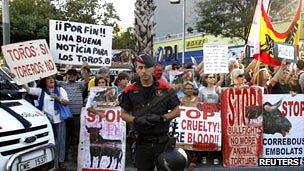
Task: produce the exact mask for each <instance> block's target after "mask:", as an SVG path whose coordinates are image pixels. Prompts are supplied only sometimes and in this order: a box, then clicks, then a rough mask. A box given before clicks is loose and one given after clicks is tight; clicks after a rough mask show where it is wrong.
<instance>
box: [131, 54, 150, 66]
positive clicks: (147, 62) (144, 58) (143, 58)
mask: <svg viewBox="0 0 304 171" xmlns="http://www.w3.org/2000/svg"><path fill="white" fill-rule="evenodd" d="M135 60H136V62H139V63H141V64H144V65H145V66H146V67H148V68H151V67H154V61H153V58H152V56H150V55H148V54H146V53H144V54H141V55H139V56H137V57H136V59H135Z"/></svg>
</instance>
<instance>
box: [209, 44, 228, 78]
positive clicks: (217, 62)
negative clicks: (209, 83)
mask: <svg viewBox="0 0 304 171" xmlns="http://www.w3.org/2000/svg"><path fill="white" fill-rule="evenodd" d="M203 60H204V73H205V74H212V73H228V45H221V44H215V43H210V44H204V59H203Z"/></svg>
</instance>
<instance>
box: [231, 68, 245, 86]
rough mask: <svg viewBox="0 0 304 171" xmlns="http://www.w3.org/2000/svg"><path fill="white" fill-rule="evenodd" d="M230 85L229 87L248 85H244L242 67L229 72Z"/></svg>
mask: <svg viewBox="0 0 304 171" xmlns="http://www.w3.org/2000/svg"><path fill="white" fill-rule="evenodd" d="M231 81H232V82H231V85H230V87H236V88H242V87H248V85H246V79H245V71H244V70H243V69H239V68H237V69H234V70H232V72H231Z"/></svg>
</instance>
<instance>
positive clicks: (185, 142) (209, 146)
mask: <svg viewBox="0 0 304 171" xmlns="http://www.w3.org/2000/svg"><path fill="white" fill-rule="evenodd" d="M180 111H181V113H180V117H177V118H176V120H175V121H176V122H177V126H176V130H175V131H176V133H175V134H176V136H177V146H178V147H182V148H184V149H187V150H196V151H219V150H221V140H222V138H221V135H222V134H221V129H222V126H221V114H220V112H219V108H218V107H217V104H211V103H205V104H203V103H202V104H201V105H200V108H199V109H198V108H196V107H185V106H180Z"/></svg>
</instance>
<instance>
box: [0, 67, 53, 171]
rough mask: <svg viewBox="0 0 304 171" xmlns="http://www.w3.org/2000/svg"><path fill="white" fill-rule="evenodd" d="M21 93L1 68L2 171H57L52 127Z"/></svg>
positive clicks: (0, 149)
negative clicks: (33, 170)
mask: <svg viewBox="0 0 304 171" xmlns="http://www.w3.org/2000/svg"><path fill="white" fill-rule="evenodd" d="M20 90H21V89H20V87H18V86H17V85H15V84H13V82H12V80H10V78H9V76H8V75H7V74H6V73H5V72H4V71H3V70H2V69H0V93H1V94H0V170H1V171H5V170H6V171H25V170H31V169H33V168H35V170H54V150H55V139H54V133H53V130H52V125H51V124H50V122H49V120H48V118H47V117H46V116H45V114H44V113H43V112H41V111H40V110H38V109H37V108H35V107H34V106H33V105H32V104H31V103H29V102H27V101H26V100H24V99H22V98H20V97H22V96H21V95H20Z"/></svg>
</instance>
